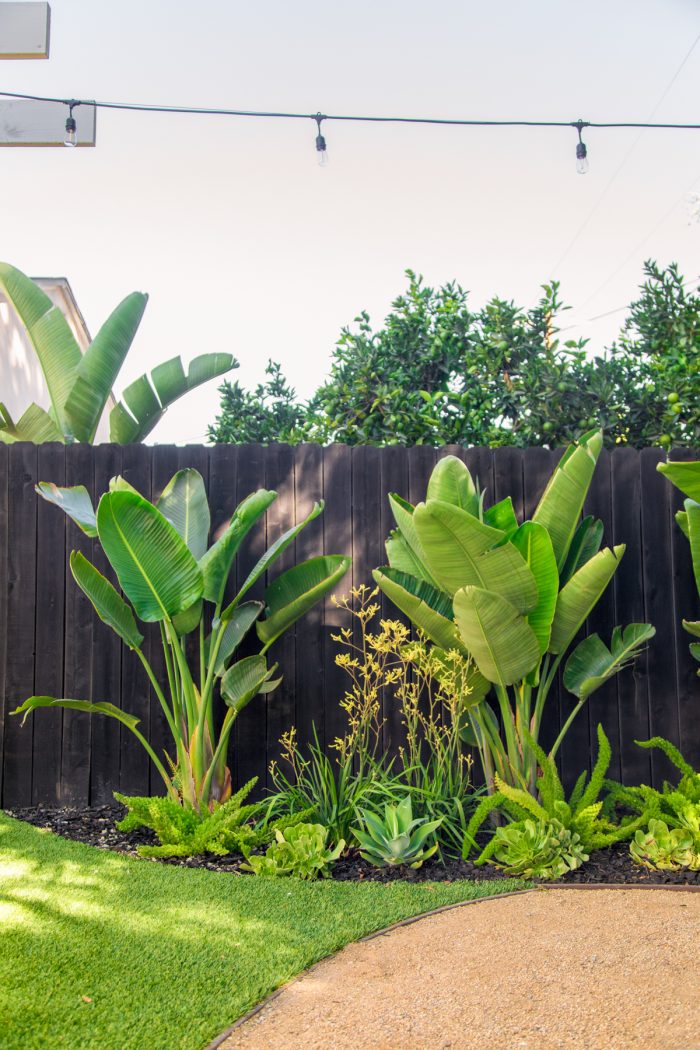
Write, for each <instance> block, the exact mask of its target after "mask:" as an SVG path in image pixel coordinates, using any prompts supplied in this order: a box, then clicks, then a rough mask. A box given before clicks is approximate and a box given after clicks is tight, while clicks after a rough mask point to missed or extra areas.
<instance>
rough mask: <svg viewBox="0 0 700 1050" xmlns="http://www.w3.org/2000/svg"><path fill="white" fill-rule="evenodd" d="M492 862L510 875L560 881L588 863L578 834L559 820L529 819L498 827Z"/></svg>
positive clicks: (494, 839)
mask: <svg viewBox="0 0 700 1050" xmlns="http://www.w3.org/2000/svg"><path fill="white" fill-rule="evenodd" d="M493 841H494V843H495V846H494V850H493V858H492V859H493V862H494V863H495V864H496V865H497V866H498V867H499V868H503V869H504V870H505V871H506V873H507V874H508V875H522V876H523V877H524V878H532V879H558V878H560V877H561V876H562V875H565V874H566V873H567V871H573V870H574V869H575V868H580V867H581V865H582V864H583V863H584V862H585V861H587V860H588V854H587V853H585V852H584V849H583V844H582V843H581V840H580V837H579V835H578V834H577V833H576V832H575V831H571V830H570V829H569V828H565V827H564V826H563V824H561V822H560V821H558V820H556V819H555V820H545V821H535V820H531V819H530V818H527V819H526V820H521V821H517V822H516V823H514V824H509V825H508V826H507V827H505V828H496V833H495V835H494V838H493Z"/></svg>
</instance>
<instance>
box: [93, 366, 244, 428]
mask: <svg viewBox="0 0 700 1050" xmlns="http://www.w3.org/2000/svg"><path fill="white" fill-rule="evenodd" d="M237 364H238V363H237V361H236V359H235V357H233V356H232V355H231V354H201V355H200V356H199V357H195V358H194V360H193V361H192V362H191V363H190V367H189V371H188V373H187V375H185V370H184V369H183V367H182V361H181V360H180V358H179V357H173V358H171V359H170V360H169V361H164V362H163V364H162V365H157V366H156V368H154V369H153V371H152V372H151V374H150V376H148V375H146V374H144V375H142V376H140V377H139V378H138V379H137V380H135V382H133V383H130V384H129V386H128V387H126V389H125V390H124V393H123V395H122V397H123V401H120V402H119V403H118V404H116V405H115V406H114V408H113V409H112V411H111V413H110V416H109V426H110V439H111V440H112V441H115V442H116V443H117V444H119V445H126V444H129V443H131V442H136V441H143V439H144V438H145V437H146V436H147V435H148V434H150V432H151V431H152V430H153V428H154V426H155V425H156V424H157V423H158V422H159V421H160V420H161V419H162V418H163V415H164V413H165V411H166V409H167V408H169V406H170V405H172V404H173V402H174V401H177V399H178V398H180V397H182V395H183V394H186V393H187V392H188V390H194V388H195V387H197V386H200V385H201V384H202V383H206V382H207V381H208V380H209V379H215V378H216V376H220V375H223V374H224V372H228V371H230V370H231V369H232V368H236V367H237Z"/></svg>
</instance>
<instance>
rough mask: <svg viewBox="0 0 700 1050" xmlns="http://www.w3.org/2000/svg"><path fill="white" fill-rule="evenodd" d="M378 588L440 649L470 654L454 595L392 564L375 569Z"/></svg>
mask: <svg viewBox="0 0 700 1050" xmlns="http://www.w3.org/2000/svg"><path fill="white" fill-rule="evenodd" d="M372 576H373V577H374V581H375V583H376V584H377V586H378V587H379V589H380V590H381V591H382V592H383V593H384V594H386V596H387V598H389V599H390V600H391V601H392V602H393V603H394V605H395V606H396V608H397V609H400V610H401V612H402V613H404V614H405V615H406V616H408V618H409V620H410V621H411V623H413V624H415V626H416V627H418V628H420V630H421V631H423V632H424V634H425V635H426V636H427V637H428V638H429V639H430V641H431V642H433V643H434V644H435V645H437V646H438V647H439V648H440V649H444V650H446V651H447V650H449V649H457V650H459V652H461V653H462V654H463V655H467V653H466V650H465V648H464V645H463V644H462V640H461V638H460V637H459V631H458V630H457V628H456V627H455V623H454V612H453V609H452V599H451V598H450V597H449V595H447V594H445V593H444V591H439V590H437V588H435V587H433V585H432V584H430V583H427V582H426V581H425V580H419V579H417V578H416V577H415V576H410V575H409V574H408V573H405V572H401V571H400V570H398V569H395V568H394V567H393V566H392V567H391V568H387V567H386V566H385V567H384V568H381V569H375V570H374V572H373V573H372Z"/></svg>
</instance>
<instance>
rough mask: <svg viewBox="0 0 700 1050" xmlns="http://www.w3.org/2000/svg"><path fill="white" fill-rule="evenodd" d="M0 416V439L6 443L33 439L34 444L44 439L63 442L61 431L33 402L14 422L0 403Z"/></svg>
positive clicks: (38, 443) (43, 410) (63, 437)
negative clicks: (0, 420) (0, 417)
mask: <svg viewBox="0 0 700 1050" xmlns="http://www.w3.org/2000/svg"><path fill="white" fill-rule="evenodd" d="M0 416H2V422H1V423H0V441H2V442H4V443H5V444H6V445H11V444H14V442H15V441H33V442H34V444H35V445H40V444H42V442H44V441H59V442H61V443H63V444H65V440H66V439H65V436H64V434H63V431H62V430H61V429H60V428H59V427H57V426H56V424H55V423H54V421H53V419H52V418H51V416H50V415H49V413H48V412H47V411H46V410H45V409H43V408H40V407H39V405H36V404H34V403H33V402H32V404H31V405H30V406H29V408H27V409H26V410H25V411H24V412H23V413H22V415H21V416H20V418H19V420H18V421H17V422H16V423H15V422H14V420H13V419H12V416H11V415H10V413H9V412H8V410H7V408H6V406H5V405H3V404H0Z"/></svg>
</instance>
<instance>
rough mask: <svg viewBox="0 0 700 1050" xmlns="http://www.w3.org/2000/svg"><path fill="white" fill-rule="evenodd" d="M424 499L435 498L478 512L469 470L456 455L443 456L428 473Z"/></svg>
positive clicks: (476, 498) (477, 496) (470, 512)
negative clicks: (428, 478)
mask: <svg viewBox="0 0 700 1050" xmlns="http://www.w3.org/2000/svg"><path fill="white" fill-rule="evenodd" d="M426 499H437V500H440V501H441V502H442V503H451V504H452V506H454V507H461V509H462V510H465V511H466V512H467V513H468V514H474V515H477V516H478V514H479V494H478V493H477V491H476V486H475V484H474V480H473V478H472V476H471V474H470V473H469V470H468V468H467V466H466V464H464V463H463V462H462V460H461V459H457V457H456V456H444V457H443V459H440V460H438V463H437V465H436V467H435V469H434V470H433V472H432V474H431V475H430V480H429V481H428V491H427V495H426Z"/></svg>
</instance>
